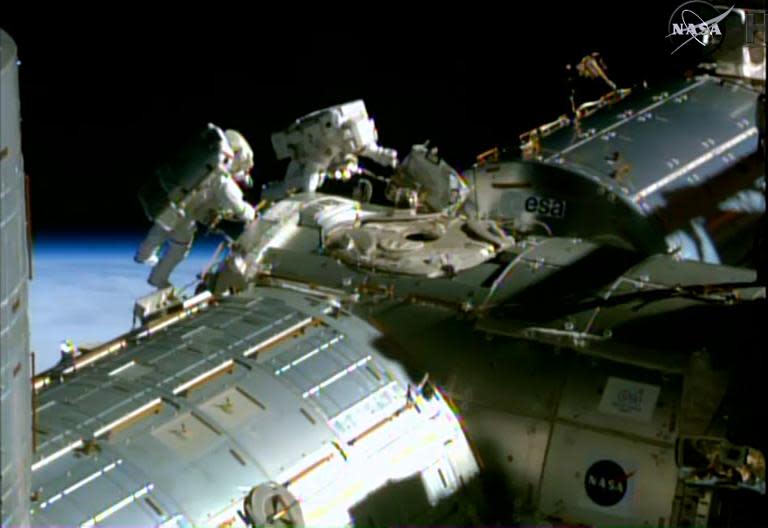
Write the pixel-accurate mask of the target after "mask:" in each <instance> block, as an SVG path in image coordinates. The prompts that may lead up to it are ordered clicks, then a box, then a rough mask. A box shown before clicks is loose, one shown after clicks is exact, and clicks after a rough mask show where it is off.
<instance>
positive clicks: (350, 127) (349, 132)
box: [262, 100, 397, 200]
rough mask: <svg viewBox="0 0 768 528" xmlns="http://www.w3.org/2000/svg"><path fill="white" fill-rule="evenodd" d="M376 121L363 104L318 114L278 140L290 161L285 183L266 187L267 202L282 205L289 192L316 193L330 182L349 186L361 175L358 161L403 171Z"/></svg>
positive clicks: (276, 143) (299, 122)
mask: <svg viewBox="0 0 768 528" xmlns="http://www.w3.org/2000/svg"><path fill="white" fill-rule="evenodd" d="M377 140H378V135H377V132H376V125H375V123H374V122H373V119H370V118H369V117H368V113H367V111H366V109H365V103H364V102H363V101H362V100H358V101H353V102H351V103H346V104H342V105H337V106H332V107H330V108H326V109H323V110H318V111H316V112H313V113H311V114H309V115H306V116H304V117H302V118H300V119H298V120H296V121H295V122H294V123H293V124H292V125H291V126H289V127H288V128H287V129H286V130H284V131H281V132H277V133H275V134H273V135H272V146H273V147H274V149H275V153H276V154H277V158H278V159H290V160H291V162H290V164H289V165H288V170H287V171H286V175H285V178H284V179H283V180H282V181H278V182H271V183H270V184H268V185H267V186H265V188H264V190H263V195H262V196H263V197H264V198H266V199H269V200H279V199H281V198H283V197H285V196H286V194H288V193H289V192H292V191H296V192H315V191H316V190H317V189H318V188H319V187H320V186H322V185H323V182H324V181H325V180H326V178H333V179H338V180H349V179H350V178H351V177H352V176H353V175H355V174H359V173H360V172H361V169H360V167H359V166H358V161H359V160H358V158H359V157H363V158H368V159H370V160H373V161H375V162H376V163H378V164H380V165H383V166H388V167H393V168H394V167H396V166H397V151H395V150H393V149H389V148H384V147H381V146H380V145H378V143H377Z"/></svg>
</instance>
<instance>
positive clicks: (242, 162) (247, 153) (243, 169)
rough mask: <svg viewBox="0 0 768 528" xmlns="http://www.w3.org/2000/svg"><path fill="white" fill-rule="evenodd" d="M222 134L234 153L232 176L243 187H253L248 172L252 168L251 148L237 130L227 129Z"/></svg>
mask: <svg viewBox="0 0 768 528" xmlns="http://www.w3.org/2000/svg"><path fill="white" fill-rule="evenodd" d="M224 135H225V136H226V138H227V142H228V143H229V146H230V147H231V148H232V153H233V154H234V159H233V160H232V176H233V178H234V179H235V181H237V182H238V183H239V184H241V185H244V186H245V187H253V179H252V178H251V174H250V173H251V170H252V169H253V149H251V146H250V145H249V144H248V141H247V140H246V139H245V138H244V137H243V135H242V134H241V133H240V132H238V131H237V130H232V129H230V130H227V131H226V132H224Z"/></svg>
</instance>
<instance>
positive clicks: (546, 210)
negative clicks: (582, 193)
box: [525, 196, 565, 218]
mask: <svg viewBox="0 0 768 528" xmlns="http://www.w3.org/2000/svg"><path fill="white" fill-rule="evenodd" d="M525 210H526V211H527V212H529V213H536V214H540V215H542V216H549V217H552V218H563V217H565V200H558V199H557V198H541V197H539V196H529V197H528V198H527V199H526V200H525Z"/></svg>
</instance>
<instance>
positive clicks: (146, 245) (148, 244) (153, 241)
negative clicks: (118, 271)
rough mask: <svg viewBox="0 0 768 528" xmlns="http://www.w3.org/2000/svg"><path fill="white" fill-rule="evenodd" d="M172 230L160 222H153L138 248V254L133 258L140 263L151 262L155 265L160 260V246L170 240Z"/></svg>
mask: <svg viewBox="0 0 768 528" xmlns="http://www.w3.org/2000/svg"><path fill="white" fill-rule="evenodd" d="M170 234H171V233H170V231H168V230H166V229H165V228H163V227H162V226H161V225H160V224H157V223H155V224H153V225H152V227H151V228H150V230H149V233H147V236H146V237H145V238H144V241H143V242H142V243H141V244H140V245H139V248H138V249H137V250H136V254H135V255H134V256H133V260H134V261H135V262H137V263H139V264H149V265H150V266H154V265H156V264H157V262H158V257H157V253H158V251H159V250H160V246H162V245H163V243H164V242H165V241H166V240H168V237H169V236H170Z"/></svg>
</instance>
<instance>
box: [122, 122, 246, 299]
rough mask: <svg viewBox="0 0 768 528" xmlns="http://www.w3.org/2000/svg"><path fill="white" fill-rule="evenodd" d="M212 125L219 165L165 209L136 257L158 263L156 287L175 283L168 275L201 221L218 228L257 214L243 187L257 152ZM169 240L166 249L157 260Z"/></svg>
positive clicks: (241, 139) (233, 133)
mask: <svg viewBox="0 0 768 528" xmlns="http://www.w3.org/2000/svg"><path fill="white" fill-rule="evenodd" d="M214 129H215V130H217V131H218V133H219V135H220V139H221V141H220V142H219V143H218V145H219V147H218V148H219V152H218V164H217V165H216V166H215V167H213V168H212V170H210V172H208V173H207V174H206V175H204V177H203V178H202V181H200V183H199V184H197V185H195V186H194V188H193V189H192V190H191V191H190V192H188V193H186V194H185V195H184V196H183V197H182V198H180V199H179V200H177V201H176V202H174V201H170V202H169V203H168V205H167V206H166V207H165V208H163V209H162V211H161V212H160V213H159V214H158V215H157V216H156V217H155V218H154V224H153V225H152V227H151V228H150V230H149V233H148V234H147V236H146V238H145V239H144V241H143V242H142V243H141V245H140V246H139V248H138V250H137V252H136V255H135V257H134V260H135V261H136V262H138V263H147V264H150V265H153V266H154V267H153V268H152V272H151V273H150V275H149V279H148V281H147V282H149V284H151V285H152V286H155V287H156V288H160V289H162V288H168V287H170V286H171V283H170V282H169V280H168V278H169V276H170V274H171V272H172V271H173V270H174V268H175V267H176V266H177V265H178V264H179V263H180V262H181V261H182V260H184V259H185V258H186V257H187V255H188V254H189V250H190V249H191V247H192V243H193V241H194V237H195V232H196V230H197V223H198V222H199V223H201V224H204V225H207V226H215V225H216V224H217V223H218V222H219V221H220V220H222V219H226V220H239V221H241V222H250V221H252V220H253V219H254V218H255V216H256V212H255V210H254V208H253V206H251V204H249V203H248V202H246V201H245V200H244V199H243V191H242V190H241V188H240V186H243V187H250V186H252V185H253V180H252V179H251V176H250V171H251V169H252V168H253V151H252V150H251V147H250V146H249V145H248V142H247V141H246V140H245V138H244V137H243V136H242V135H241V134H240V133H239V132H237V131H235V130H227V131H226V132H221V130H220V129H218V128H216V127H214ZM166 243H167V249H166V251H165V253H164V254H163V255H162V257H161V258H159V259H158V257H157V255H158V253H159V251H160V249H161V248H162V247H163V245H165V244H166Z"/></svg>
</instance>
